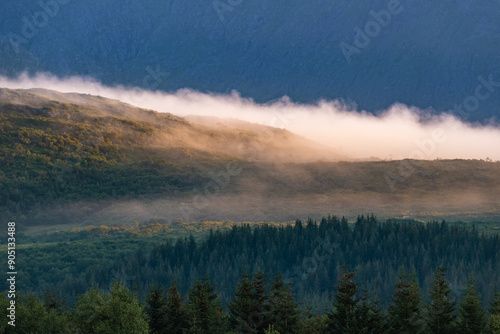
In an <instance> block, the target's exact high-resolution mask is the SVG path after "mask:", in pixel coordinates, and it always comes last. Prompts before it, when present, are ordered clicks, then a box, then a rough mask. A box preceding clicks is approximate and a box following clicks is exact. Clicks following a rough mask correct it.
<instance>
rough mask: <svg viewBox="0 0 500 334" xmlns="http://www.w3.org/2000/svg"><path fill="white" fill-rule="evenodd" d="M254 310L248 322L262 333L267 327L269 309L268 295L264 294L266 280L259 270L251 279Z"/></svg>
mask: <svg viewBox="0 0 500 334" xmlns="http://www.w3.org/2000/svg"><path fill="white" fill-rule="evenodd" d="M253 289H254V294H255V295H254V300H255V305H254V307H255V311H254V313H253V314H251V316H250V319H249V322H250V324H251V325H252V326H253V327H255V328H256V330H257V333H259V334H263V333H264V331H265V330H266V329H267V328H268V327H269V311H270V305H269V303H268V295H267V294H266V281H265V277H264V273H263V272H262V270H259V271H258V272H257V274H255V276H254V279H253Z"/></svg>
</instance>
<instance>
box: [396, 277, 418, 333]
mask: <svg viewBox="0 0 500 334" xmlns="http://www.w3.org/2000/svg"><path fill="white" fill-rule="evenodd" d="M389 324H390V328H391V333H394V334H401V333H408V334H410V333H411V334H420V333H424V332H425V321H424V319H423V316H422V296H421V294H420V289H419V287H418V282H417V278H416V276H415V274H414V275H413V278H412V279H411V280H410V279H409V276H408V274H407V273H406V272H405V271H404V270H402V271H401V272H400V274H399V281H398V282H397V283H396V290H395V292H394V297H393V298H392V304H391V305H390V306H389Z"/></svg>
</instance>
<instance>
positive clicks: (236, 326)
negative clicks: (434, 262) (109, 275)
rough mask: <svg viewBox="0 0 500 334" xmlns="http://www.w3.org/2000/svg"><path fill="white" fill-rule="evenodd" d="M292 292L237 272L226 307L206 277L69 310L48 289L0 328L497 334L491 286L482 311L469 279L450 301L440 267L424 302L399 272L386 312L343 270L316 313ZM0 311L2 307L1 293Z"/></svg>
mask: <svg viewBox="0 0 500 334" xmlns="http://www.w3.org/2000/svg"><path fill="white" fill-rule="evenodd" d="M293 290H294V289H293V283H287V282H285V281H284V280H283V277H282V276H281V275H278V276H276V277H275V278H274V279H272V280H271V281H269V280H268V278H267V277H266V276H265V275H264V273H263V272H262V271H259V272H257V273H256V274H255V275H253V277H252V276H250V275H249V274H248V273H247V272H244V273H243V275H242V277H241V278H240V280H239V281H238V284H237V285H236V287H235V289H234V292H233V294H232V295H231V300H230V301H229V303H228V305H227V308H226V309H224V308H223V306H222V304H221V301H220V298H219V294H218V292H217V291H216V289H215V288H214V287H213V286H212V285H211V283H210V281H209V280H208V279H207V278H203V279H202V280H200V281H196V282H194V284H193V286H192V287H191V288H190V289H189V292H188V293H187V296H186V297H185V298H183V297H181V295H180V293H179V291H178V289H177V286H176V282H175V281H174V282H172V284H171V285H170V287H169V288H168V289H161V288H158V287H157V286H156V287H152V288H151V289H150V290H149V293H148V295H147V298H146V300H145V302H144V303H141V302H140V301H139V299H138V297H137V295H136V294H135V293H132V292H131V290H130V289H128V288H127V287H126V286H124V285H123V284H121V283H113V284H112V286H111V289H110V291H109V292H107V291H103V290H101V289H99V288H98V287H92V288H90V289H89V290H88V291H87V292H85V293H84V294H82V295H81V296H79V298H78V302H77V303H76V305H75V306H74V307H72V308H68V307H67V305H65V303H64V299H61V297H60V295H58V294H57V293H56V292H54V291H51V292H48V293H46V294H45V296H44V298H43V300H40V299H39V298H38V297H36V296H34V295H27V296H26V295H25V296H19V295H18V297H17V299H16V304H15V306H16V314H15V318H10V319H9V318H8V317H3V318H2V320H0V330H1V332H2V333H22V334H29V333H37V334H45V333H47V334H54V333H88V334H93V333H117V334H120V333H124V334H125V333H126V334H142V333H144V334H146V333H152V334H226V333H227V334H236V333H241V334H247V333H248V334H330V333H352V334H364V333H372V334H401V333H419V334H424V333H425V334H427V333H429V334H445V333H446V334H478V333H484V334H498V333H500V293H499V291H498V290H497V289H496V287H495V288H494V289H493V290H492V291H491V293H492V294H493V297H494V298H493V300H492V302H491V303H490V305H489V307H488V308H483V307H482V306H481V297H480V295H478V293H477V290H476V282H475V280H474V278H473V276H472V275H471V276H470V277H469V280H468V284H467V287H466V290H465V294H464V296H463V297H462V298H461V299H460V300H455V299H454V298H453V297H452V296H451V289H450V283H449V281H448V280H447V277H446V270H445V268H443V267H438V268H436V269H435V271H434V274H433V279H432V281H431V282H429V292H428V295H427V299H428V302H423V297H422V293H421V291H420V288H419V284H418V279H417V277H416V275H415V274H413V275H409V274H408V273H407V272H406V271H405V270H404V269H401V270H400V271H399V274H398V278H397V282H396V284H395V286H394V287H393V295H392V298H391V303H390V305H389V306H388V308H386V309H384V308H383V307H381V306H380V302H379V300H378V298H377V296H376V295H375V294H370V293H369V292H368V291H367V290H365V289H360V287H359V282H358V281H357V277H356V272H350V271H349V270H348V269H347V267H343V268H342V270H341V272H340V273H339V276H338V278H337V282H336V285H335V289H334V292H333V295H332V296H333V302H332V305H330V308H329V309H328V310H325V312H324V313H323V314H321V315H313V314H312V313H311V312H310V311H302V310H301V309H300V307H299V304H298V303H297V301H296V299H295V295H294V293H293ZM0 306H1V307H2V308H3V309H4V310H5V309H8V307H9V300H8V299H7V297H6V296H5V295H4V294H2V296H0ZM13 320H15V322H14V321H13ZM9 322H10V324H9ZM13 325H15V326H13Z"/></svg>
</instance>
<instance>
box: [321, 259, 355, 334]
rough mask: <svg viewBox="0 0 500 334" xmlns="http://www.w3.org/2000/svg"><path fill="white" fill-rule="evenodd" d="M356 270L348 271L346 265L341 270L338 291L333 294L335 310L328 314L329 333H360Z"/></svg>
mask: <svg viewBox="0 0 500 334" xmlns="http://www.w3.org/2000/svg"><path fill="white" fill-rule="evenodd" d="M355 275H356V273H355V272H348V271H347V268H346V267H345V266H344V267H343V268H342V271H341V272H340V277H339V278H338V283H337V286H336V289H337V292H336V293H335V294H334V295H333V297H334V302H333V307H334V308H333V310H332V311H331V312H330V313H329V314H328V333H332V334H337V333H339V334H340V333H342V334H351V333H352V334H358V333H359V327H358V325H359V324H358V319H357V318H358V313H359V308H358V301H359V299H358V298H357V297H356V293H357V292H358V284H357V283H355V282H353V278H354V276H355Z"/></svg>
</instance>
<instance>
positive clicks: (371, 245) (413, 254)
mask: <svg viewBox="0 0 500 334" xmlns="http://www.w3.org/2000/svg"><path fill="white" fill-rule="evenodd" d="M181 224H182V223H181ZM148 226H149V227H148V228H147V229H145V230H146V231H147V232H142V233H152V231H151V230H152V229H153V227H155V226H156V228H158V229H159V228H160V227H161V225H160V224H156V225H148ZM208 226H209V225H208ZM213 227H214V228H215V229H212V230H209V232H205V237H202V236H200V234H194V235H196V238H195V237H194V236H193V235H191V236H186V237H182V236H181V237H178V238H173V237H170V238H168V237H166V235H169V233H172V232H169V233H166V234H162V235H163V237H161V236H159V237H156V238H152V239H151V238H148V237H145V236H144V235H142V236H141V235H137V236H135V237H134V236H131V235H126V236H123V237H114V238H113V237H112V231H113V228H111V227H110V228H107V227H102V228H100V229H99V231H104V230H105V231H108V232H106V233H107V235H108V236H107V237H101V238H99V237H98V236H97V234H96V233H97V232H93V231H94V230H88V231H82V232H81V233H82V236H81V238H80V240H75V241H65V242H51V240H50V239H46V240H45V242H44V243H34V244H28V245H25V246H23V245H22V244H21V245H20V246H19V247H20V248H19V250H18V254H17V261H18V263H17V264H18V268H19V273H20V274H19V276H18V286H19V289H20V291H25V292H28V291H33V292H36V293H37V294H38V295H43V294H44V293H45V292H47V291H50V290H52V289H54V290H56V291H59V292H61V294H63V295H64V296H65V297H66V298H67V302H68V304H69V305H74V303H75V302H76V296H78V295H79V294H82V293H84V292H85V291H87V290H88V288H89V287H90V285H91V284H92V283H94V284H97V285H99V286H101V287H107V286H109V285H110V284H111V283H112V282H113V281H121V282H124V283H125V284H126V285H127V286H129V287H131V288H134V289H135V290H136V291H137V292H138V294H139V296H140V297H141V298H145V296H146V295H147V293H148V291H149V289H150V288H151V286H153V285H155V284H159V285H160V286H169V285H170V284H171V283H172V281H174V280H175V281H176V282H177V286H178V289H179V291H180V293H181V295H182V296H186V295H187V293H188V291H189V289H190V288H191V287H192V286H193V284H194V282H195V281H197V280H199V279H201V278H202V277H204V276H206V277H208V278H209V279H210V281H211V282H213V284H214V285H215V287H216V289H217V291H218V292H219V299H220V301H221V303H222V305H223V306H224V307H226V306H227V305H228V303H229V301H230V300H231V298H232V295H233V292H234V289H235V286H236V282H237V281H238V280H239V278H240V277H241V275H242V274H243V272H244V271H245V270H246V271H247V272H248V273H256V272H258V271H259V270H262V271H264V272H265V273H266V275H267V276H268V277H275V276H276V275H278V274H280V273H281V274H282V277H283V279H284V281H286V282H291V283H293V287H294V291H293V293H294V295H296V300H297V302H299V303H300V305H301V309H304V310H305V309H307V308H308V307H311V312H313V313H314V314H319V313H322V312H323V311H324V309H325V308H327V307H329V305H331V302H332V294H331V293H332V288H333V287H334V286H335V284H336V281H337V278H338V276H339V273H340V272H341V269H342V267H343V266H344V265H347V266H348V267H349V268H352V269H353V270H356V273H357V274H356V276H357V280H358V282H359V283H360V287H361V288H362V289H367V290H368V291H370V292H374V291H376V292H377V295H378V298H379V299H380V302H381V305H382V306H384V307H386V306H387V305H388V304H389V303H390V302H391V296H392V294H393V290H394V286H395V284H396V281H397V279H398V272H399V270H400V268H401V267H404V268H406V270H407V271H408V272H410V273H415V275H416V278H417V280H418V282H419V285H420V288H421V290H422V292H423V295H424V299H425V298H427V297H426V296H427V295H428V289H429V286H430V285H429V282H430V281H431V280H432V278H433V272H434V270H435V269H436V268H437V267H439V266H443V267H445V268H447V279H448V281H449V282H450V289H451V296H452V297H453V298H454V299H459V298H461V297H462V296H463V295H464V293H465V290H466V288H467V284H468V277H469V275H471V274H473V275H474V277H475V280H476V285H477V289H478V292H479V293H480V294H481V296H483V306H486V305H487V304H488V303H490V302H491V298H492V295H491V291H492V289H493V287H494V286H495V285H499V284H500V278H499V273H500V261H499V256H500V238H499V235H498V234H492V235H482V234H479V233H478V232H477V231H476V230H474V229H467V228H465V227H461V226H457V225H452V224H448V223H445V222H431V223H420V222H415V221H413V222H412V221H410V222H408V221H406V222H405V221H392V220H388V221H385V222H379V221H378V220H377V219H376V218H375V217H373V216H360V217H358V219H357V221H356V222H355V223H348V222H347V220H346V219H344V218H343V219H340V218H336V217H327V218H324V219H322V220H321V221H319V222H316V221H312V220H310V221H307V222H305V223H303V222H301V221H297V222H296V223H295V224H290V225H281V226H280V225H278V224H274V225H270V224H259V225H257V224H255V225H250V224H241V225H234V226H232V227H230V225H229V224H219V225H217V224H216V223H214V224H213ZM193 228H194V227H193ZM117 229H118V228H117ZM200 229H201V228H200ZM171 230H174V228H173V227H171ZM103 233H104V232H103ZM188 233H189V231H185V232H184V235H188ZM20 240H21V239H20ZM61 250H64V251H61ZM2 284H3V286H2V289H4V288H5V287H6V285H5V284H6V283H2Z"/></svg>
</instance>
